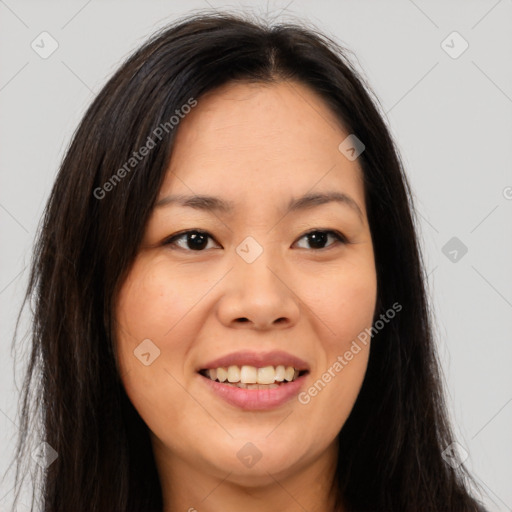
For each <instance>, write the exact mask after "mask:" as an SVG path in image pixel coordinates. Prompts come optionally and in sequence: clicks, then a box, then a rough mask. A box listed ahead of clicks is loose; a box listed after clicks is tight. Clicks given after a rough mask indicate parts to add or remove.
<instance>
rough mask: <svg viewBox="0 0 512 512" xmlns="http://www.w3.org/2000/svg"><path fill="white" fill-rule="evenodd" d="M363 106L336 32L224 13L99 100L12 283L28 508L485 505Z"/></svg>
mask: <svg viewBox="0 0 512 512" xmlns="http://www.w3.org/2000/svg"><path fill="white" fill-rule="evenodd" d="M368 91H369V88H368V86H366V85H365V84H364V82H363V81H362V79H361V78H359V77H358V75H357V73H356V71H355V70H354V68H353V67H352V66H351V64H350V62H349V61H348V59H347V58H346V56H345V53H344V50H343V49H341V48H339V47H338V46H337V45H336V44H335V43H334V42H333V41H331V40H329V39H328V38H327V37H325V36H323V35H321V34H317V33H315V32H313V31H311V30H307V29H304V28H301V27H300V26H291V25H288V26H275V27H270V28H269V27H266V26H265V25H264V24H263V23H261V22H254V21H249V20H247V19H243V18H241V17H237V16H232V15H227V14H226V15H224V14H204V15H196V16H191V17H190V18H187V19H184V20H180V21H179V22H178V23H176V24H174V25H173V26H171V27H170V28H168V29H166V30H165V31H163V32H161V33H159V34H157V35H156V36H154V37H153V38H152V39H151V40H150V41H149V42H148V43H147V44H145V45H144V46H143V47H142V48H140V49H139V50H138V51H137V52H136V53H135V54H134V55H133V56H132V57H131V58H129V59H128V60H127V62H126V63H124V64H123V66H122V67H121V68H120V69H119V71H118V72H117V73H116V74H115V75H114V76H113V77H112V78H111V80H110V81H109V82H108V83H107V85H106V86H105V87H104V88H103V90H102V91H101V92H100V94H99V95H98V97H97V98H96V99H95V100H94V102H93V104H92V105H91V107H90V108H89V110H88V111H87V113H86V114H85V116H84V119H83V121H82V123H81V124H80V126H79V128H78V130H77V132H76V134H75V136H74V139H73V141H72V143H71V146H70V147H69V149H68V151H67V154H66V156H65V158H64V161H63V164H62V167H61V169H60V172H59V175H58V177H57V180H56V183H55V186H54V189H53V191H52V193H51V197H50V199H49V202H48V205H47V209H46V213H45V217H44V222H43V225H42V228H41V231H40V236H39V240H38V243H37V250H36V254H35V261H34V264H33V269H32V274H31V279H30V284H29V290H28V294H27V296H31V297H33V298H34V300H35V316H34V322H35V323H34V331H33V337H32V343H33V345H32V354H31V359H30V365H29V369H28V373H27V379H26V385H25V389H24V392H25V394H24V400H23V408H22V411H21V412H22V421H23V425H22V426H23V427H25V428H27V426H28V425H30V424H31V423H30V422H31V421H32V416H31V415H30V412H31V403H32V400H34V399H35V400H36V401H37V402H36V403H37V404H39V405H41V408H40V410H39V413H40V415H41V418H42V422H43V425H44V429H43V431H42V432H41V435H40V439H39V441H41V440H44V443H46V444H43V445H41V444H40V445H38V447H37V448H35V450H36V452H37V453H38V454H39V456H40V458H41V459H42V462H41V463H40V466H41V467H43V468H45V473H44V475H43V479H42V492H43V498H44V507H43V510H45V511H52V512H57V511H68V510H84V511H85V510H87V511H91V510H98V511H104V510H109V511H142V510H143V511H153V510H154V511H157V510H158V511H162V510H163V511H165V512H170V511H175V510H198V511H201V510H212V511H213V510H221V509H222V510H245V511H253V510H284V511H292V510H318V511H349V510H350V511H362V510H375V511H398V510H400V511H415V512H416V511H418V510H422V511H426V510H431V511H441V510H450V511H476V510H481V508H479V507H480V506H479V505H478V503H477V502H476V500H474V499H473V498H472V497H471V496H470V494H469V491H468V490H467V487H466V481H467V480H469V475H468V474H467V473H466V471H465V469H464V466H463V465H462V464H459V463H455V464H454V463H453V458H452V459H451V460H449V462H451V463H447V457H446V451H447V450H451V449H452V448H451V447H453V444H452V443H453V438H452V434H451V431H450V427H449V425H448V421H447V414H446V411H445V407H444V403H443V398H442V392H441V386H440V380H439V368H438V362H437V359H436V356H435V352H434V344H433V341H432V333H431V320H430V318H429V309H428V305H427V301H426V295H425V286H424V276H425V274H424V271H423V267H422V263H421V258H420V255H419V251H418V242H417V237H416V234H415V229H414V224H413V220H412V215H411V211H412V203H411V199H410V193H409V189H408V184H407V180H406V178H405V176H404V174H403V170H402V166H401V163H400V160H399V157H398V154H397V151H396V149H395V147H394V145H393V142H392V140H391V138H390V135H389V132H388V129H387V127H386V126H385V124H384V122H383V120H382V118H381V116H380V115H379V113H378V110H377V108H376V106H375V103H374V102H373V101H372V100H371V98H370V95H369V92H368ZM22 430H23V429H22ZM33 450H34V447H33V446H31V447H30V448H29V443H28V440H27V439H26V438H25V437H24V436H22V437H21V438H20V441H19V446H18V458H19V460H22V456H23V455H24V454H26V453H32V452H33ZM37 450H39V451H37ZM20 467H21V465H20ZM20 471H21V469H20Z"/></svg>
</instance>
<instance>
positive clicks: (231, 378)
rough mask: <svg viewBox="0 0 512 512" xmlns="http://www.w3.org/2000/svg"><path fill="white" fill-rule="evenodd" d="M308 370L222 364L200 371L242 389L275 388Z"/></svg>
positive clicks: (204, 375) (215, 379)
mask: <svg viewBox="0 0 512 512" xmlns="http://www.w3.org/2000/svg"><path fill="white" fill-rule="evenodd" d="M307 373H309V372H308V370H300V369H297V368H294V367H293V366H284V365H278V366H265V367H263V368H257V367H255V366H249V365H244V366H236V365H232V366H227V367H226V366H222V367H219V368H209V369H206V368H205V369H203V370H200V371H199V374H200V375H202V376H203V377H205V378H207V379H210V380H212V381H214V382H220V383H221V384H225V385H227V386H231V387H237V388H241V389H275V388H278V387H280V386H283V385H286V384H288V383H290V382H293V381H295V380H296V379H298V378H299V377H302V376H303V375H306V374H307Z"/></svg>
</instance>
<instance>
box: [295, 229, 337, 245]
mask: <svg viewBox="0 0 512 512" xmlns="http://www.w3.org/2000/svg"><path fill="white" fill-rule="evenodd" d="M329 237H332V238H334V240H335V241H336V242H338V243H347V240H346V238H345V237H344V236H343V235H342V234H341V233H339V232H338V231H333V230H321V229H315V230H313V231H310V232H309V233H306V234H305V235H302V237H301V238H300V239H302V238H306V239H307V240H308V242H309V243H310V244H311V248H313V249H317V250H321V249H326V247H325V245H326V244H327V242H328V240H329ZM300 239H299V240H300ZM331 245H333V244H330V245H329V246H327V247H330V246H331ZM335 245H336V244H335ZM303 248H304V249H308V247H301V249H303Z"/></svg>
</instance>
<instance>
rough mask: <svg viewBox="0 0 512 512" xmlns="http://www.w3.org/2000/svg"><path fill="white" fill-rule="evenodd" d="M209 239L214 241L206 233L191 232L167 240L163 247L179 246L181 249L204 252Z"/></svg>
mask: <svg viewBox="0 0 512 512" xmlns="http://www.w3.org/2000/svg"><path fill="white" fill-rule="evenodd" d="M208 239H211V240H213V238H212V236H211V235H210V234H209V233H207V232H206V231H199V230H189V231H184V232H182V233H178V234H177V235H173V236H172V237H170V238H168V239H166V240H165V241H164V243H163V245H177V246H178V247H179V248H180V249H185V250H190V251H202V250H204V249H205V248H207V245H208Z"/></svg>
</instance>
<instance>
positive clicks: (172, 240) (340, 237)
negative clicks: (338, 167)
mask: <svg viewBox="0 0 512 512" xmlns="http://www.w3.org/2000/svg"><path fill="white" fill-rule="evenodd" d="M190 233H196V234H200V235H206V236H208V238H210V239H211V240H215V239H214V238H213V237H212V236H211V235H210V233H208V231H203V230H201V229H189V230H187V231H182V232H181V233H176V234H175V235H172V236H170V237H168V238H166V239H165V240H164V241H163V242H162V245H166V246H167V245H174V244H175V242H176V240H179V239H180V238H185V237H186V235H188V234H190ZM314 233H326V234H327V235H333V236H334V238H335V239H336V241H337V242H338V243H341V244H347V243H348V240H347V238H346V237H345V235H343V234H342V233H340V232H339V231H336V230H332V229H312V230H310V231H308V232H307V233H304V234H303V235H302V236H301V237H300V238H298V240H301V239H302V238H304V237H307V236H308V235H312V234H314ZM333 245H337V244H331V245H329V246H327V247H323V248H321V249H311V250H312V251H315V252H320V251H326V250H328V249H329V248H330V247H332V246H333ZM178 249H183V250H184V251H187V252H204V251H205V250H206V249H201V250H196V251H194V250H192V249H186V248H183V247H179V246H178Z"/></svg>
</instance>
